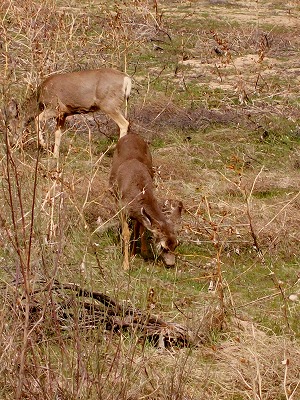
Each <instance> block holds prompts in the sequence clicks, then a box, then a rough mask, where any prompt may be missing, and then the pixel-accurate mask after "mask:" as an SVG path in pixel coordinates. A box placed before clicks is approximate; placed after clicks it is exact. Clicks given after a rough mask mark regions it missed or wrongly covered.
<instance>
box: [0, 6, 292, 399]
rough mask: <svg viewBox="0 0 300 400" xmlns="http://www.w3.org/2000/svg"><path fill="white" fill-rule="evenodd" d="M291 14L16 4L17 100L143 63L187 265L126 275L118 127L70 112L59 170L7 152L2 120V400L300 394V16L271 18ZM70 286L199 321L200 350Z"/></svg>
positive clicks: (10, 89)
mask: <svg viewBox="0 0 300 400" xmlns="http://www.w3.org/2000/svg"><path fill="white" fill-rule="evenodd" d="M275 6H276V9H277V12H278V15H279V14H280V15H282V13H286V11H287V5H286V4H285V3H284V2H281V1H273V2H272V7H269V6H268V5H265V4H262V3H260V2H259V3H257V4H256V7H258V9H259V12H258V13H256V14H255V15H254V14H253V8H251V7H250V8H248V7H245V6H244V5H243V3H242V2H240V1H236V2H228V4H222V3H220V4H218V3H210V2H204V1H203V2H200V3H199V2H198V3H197V4H196V3H193V2H183V3H180V4H179V3H178V4H177V3H174V2H172V3H171V2H167V1H165V2H154V3H153V4H152V3H151V4H149V2H146V1H138V2H135V4H134V5H133V4H129V2H127V3H126V2H123V3H122V4H120V3H119V2H114V1H111V2H102V1H96V2H93V4H91V2H84V1H82V2H79V3H78V2H77V3H76V5H75V3H74V4H73V3H72V4H69V5H68V6H67V7H66V5H65V4H63V2H55V1H52V0H47V1H46V2H44V3H43V4H40V3H37V2H35V1H32V2H25V3H24V4H19V3H18V2H15V1H14V0H11V1H5V2H3V4H1V6H0V15H1V19H0V21H1V31H2V32H3V46H2V49H3V59H2V66H3V75H2V78H1V88H2V91H1V96H2V97H1V100H2V104H3V106H4V107H7V106H8V104H9V100H10V98H11V97H14V98H15V99H17V100H23V99H25V97H26V95H27V94H28V93H30V92H31V91H32V90H33V88H35V87H36V84H37V83H38V82H40V80H41V79H42V77H44V76H46V75H48V74H49V73H50V72H54V71H57V70H60V71H68V70H74V69H83V68H95V67H98V66H102V65H105V66H113V67H117V68H119V69H122V70H123V69H125V67H126V69H127V71H128V73H129V74H131V75H133V80H134V90H133V94H132V98H131V100H130V114H129V115H130V119H131V124H132V127H133V129H134V130H136V131H137V132H138V133H139V134H141V135H142V136H143V137H144V138H145V139H147V140H148V142H149V144H150V148H151V152H152V155H153V159H154V164H155V167H156V175H155V184H156V186H157V193H158V196H159V197H161V198H173V199H179V200H182V201H183V203H184V208H185V210H184V213H183V216H182V222H181V225H180V227H179V240H180V245H179V247H178V248H177V249H176V252H177V263H176V267H175V268H174V269H166V268H165V267H164V265H163V264H162V262H161V261H160V260H152V261H145V260H143V259H142V258H141V257H140V256H136V257H135V258H134V259H132V260H131V269H130V271H129V272H126V271H124V270H123V269H122V267H121V264H122V251H121V243H120V239H119V231H118V224H119V221H118V217H115V214H116V212H117V208H116V205H115V202H114V199H113V198H112V196H111V195H110V193H109V191H108V190H107V189H108V178H109V172H110V165H111V155H112V150H111V149H110V146H111V144H112V143H113V141H115V140H117V136H118V132H117V128H116V127H115V125H114V124H113V123H112V122H111V121H110V120H109V119H108V118H106V117H105V116H103V115H99V116H98V115H97V116H95V118H92V117H91V118H90V117H89V116H87V117H83V116H76V117H74V118H72V119H70V121H69V123H68V131H67V132H66V133H65V135H64V137H63V140H62V152H61V158H60V161H59V168H58V169H57V165H56V162H55V161H54V160H53V159H52V157H51V154H46V153H40V154H38V153H37V149H36V146H35V140H31V142H30V143H27V144H26V143H23V147H22V146H21V147H18V146H17V147H13V148H11V147H10V146H8V147H7V146H6V145H5V140H4V139H5V135H6V127H5V122H6V117H5V113H4V110H2V113H1V125H0V132H1V134H2V135H3V141H2V145H1V147H0V159H1V166H2V169H1V174H2V186H1V194H0V196H1V208H0V217H1V220H0V262H1V267H2V268H1V269H0V279H1V289H2V290H1V295H0V307H1V316H0V354H1V366H0V398H1V399H2V398H3V399H11V398H16V399H21V398H22V399H23V398H29V399H41V398H43V399H52V398H61V399H75V398H76V399H89V400H92V399H96V398H97V399H98V398H102V399H104V400H106V399H107V400H108V399H111V400H112V399H141V398H146V399H151V400H156V399H178V400H180V399H197V400H198V399H207V398H209V399H212V400H214V399H218V400H222V399H226V400H228V399H235V400H237V399H245V398H256V399H265V400H267V399H270V400H277V399H278V400H279V399H286V400H294V399H295V400H296V398H297V396H299V371H298V369H299V363H298V360H297V358H298V355H299V354H298V353H299V326H298V325H299V324H298V314H299V301H291V300H290V298H289V296H290V295H299V282H298V280H299V277H298V270H299V261H298V259H299V238H298V236H299V222H300V215H299V166H298V164H299V134H298V131H299V118H300V116H299V105H298V97H299V96H298V95H299V90H298V86H297V85H298V83H297V74H296V73H295V72H292V71H293V68H296V67H295V65H296V62H297V60H298V58H299V40H298V37H297V35H294V32H295V27H294V26H289V25H288V19H283V20H282V21H284V22H281V24H280V25H275V26H274V23H273V24H272V26H271V25H269V20H268V18H269V17H270V16H271V14H272V10H273V7H275ZM241 12H242V14H243V18H240V19H239V20H237V18H238V17H239V16H240V13H241ZM292 13H293V14H294V13H299V10H298V8H297V7H296V6H295V8H294V9H293V10H292ZM219 14H220V15H223V16H224V18H222V20H220V18H215V17H211V16H212V15H216V16H217V15H219ZM247 16H248V20H247V18H246V17H247ZM298 17H299V16H298ZM254 20H256V23H254ZM200 23H201V25H200ZM275 24H276V22H275ZM283 24H285V25H283ZM258 26H259V27H258ZM211 30H213V32H212V31H211ZM264 34H265V35H267V36H268V39H269V43H270V48H267V47H266V42H265V41H263V40H262V38H263V37H264ZM282 44H285V45H282ZM155 46H158V47H160V48H161V49H158V48H156V47H155ZM215 47H218V48H219V49H220V50H221V51H222V52H226V51H228V53H229V55H230V57H227V58H226V57H225V56H224V55H222V56H218V55H217V54H216V52H215V50H214V48H215ZM262 52H264V54H263V55H262ZM250 55H255V57H254V60H256V59H257V58H258V57H259V55H260V56H261V57H262V60H261V63H258V62H256V61H253V62H252V61H251V62H249V58H248V57H247V56H250ZM270 59H271V60H272V62H270ZM270 70H271V74H269V71H270ZM258 77H261V78H260V79H258ZM256 83H257V84H256ZM52 129H53V126H52V125H51V124H50V125H49V126H48V127H47V132H48V134H49V137H48V141H49V142H50V143H51V142H52V136H51V132H52ZM33 131H34V127H33V126H31V127H30V132H31V133H29V135H28V137H30V134H31V135H32V133H33ZM11 139H14V138H13V137H12V138H11ZM37 156H38V157H39V158H38V160H37ZM97 221H98V222H97ZM107 221H109V222H108V223H107V225H106V222H107ZM99 223H100V224H103V226H102V228H101V229H100V230H99V231H98V232H95V229H96V228H97V226H98V225H97V224H99ZM251 227H252V230H251ZM255 246H256V247H257V246H258V249H257V248H255ZM54 280H55V282H56V280H57V281H59V282H61V283H66V282H69V283H72V282H73V283H78V284H80V285H81V286H82V287H85V288H87V289H89V290H93V291H99V292H103V293H105V294H107V295H109V296H111V297H112V298H113V299H116V300H117V301H119V302H120V303H122V304H124V305H127V304H130V305H131V306H132V307H133V308H134V309H139V310H142V311H144V312H149V313H150V314H155V315H158V316H159V317H160V318H162V319H164V320H165V321H172V322H175V323H178V324H182V325H183V326H187V327H189V329H191V331H192V332H193V334H194V335H195V344H194V345H193V346H191V347H189V348H179V347H176V346H174V347H171V348H169V349H164V348H156V347H155V346H154V345H153V342H151V341H150V340H147V339H145V338H144V337H143V336H142V335H141V333H140V332H139V331H135V332H131V333H129V331H117V330H115V331H113V330H110V329H108V328H109V327H108V326H106V324H105V323H103V322H99V319H98V315H97V313H96V311H95V310H94V311H93V312H91V313H89V312H88V311H87V308H86V306H85V303H84V301H87V302H88V301H91V299H89V300H88V299H85V300H83V299H80V298H79V297H78V296H76V295H74V294H73V295H71V296H69V295H67V293H66V292H64V291H63V290H61V291H57V290H55V289H54V283H53V282H54ZM63 304H67V305H68V308H64V307H63ZM116 318H117V317H116ZM86 321H88V326H83V325H84V322H86ZM92 327H93V329H92ZM283 361H284V362H283ZM162 382H163V384H162ZM293 391H294V392H293Z"/></svg>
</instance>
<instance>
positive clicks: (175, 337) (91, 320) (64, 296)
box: [30, 281, 202, 348]
mask: <svg viewBox="0 0 300 400" xmlns="http://www.w3.org/2000/svg"><path fill="white" fill-rule="evenodd" d="M38 286H39V288H37V285H35V287H36V289H35V290H34V292H33V293H32V304H31V306H30V310H31V313H32V320H33V321H37V320H38V319H39V320H40V319H41V315H40V314H41V313H42V312H45V304H43V301H44V300H45V294H46V295H47V294H49V293H50V296H47V297H48V298H50V297H51V303H52V305H53V301H54V302H55V313H56V316H57V320H58V321H59V324H60V326H61V328H62V329H66V330H67V329H71V328H72V326H73V325H74V324H75V320H76V326H77V327H79V329H92V328H97V326H99V324H102V325H104V327H105V329H107V330H111V331H113V332H115V333H117V332H121V331H122V332H129V333H135V334H137V335H138V336H139V337H140V339H141V340H142V341H144V340H148V341H149V342H150V343H152V344H153V345H154V346H157V347H161V348H164V347H171V346H175V347H187V346H191V345H195V344H196V343H197V344H199V342H201V341H202V340H201V338H200V337H199V335H195V334H194V333H192V332H191V331H190V330H189V329H188V328H187V327H185V326H183V325H180V324H177V323H174V322H167V321H164V320H163V319H161V318H159V317H158V316H155V315H153V314H150V312H148V311H141V310H139V309H137V308H134V307H132V306H131V305H130V304H128V303H127V302H124V303H119V302H117V301H115V300H113V299H112V298H110V297H109V296H108V295H106V294H104V293H100V292H95V291H90V290H87V289H84V288H82V287H80V286H79V285H77V284H75V283H64V284H62V283H59V282H57V281H54V282H51V283H50V284H47V283H46V282H41V281H40V282H39V285H38ZM43 299H44V300H43Z"/></svg>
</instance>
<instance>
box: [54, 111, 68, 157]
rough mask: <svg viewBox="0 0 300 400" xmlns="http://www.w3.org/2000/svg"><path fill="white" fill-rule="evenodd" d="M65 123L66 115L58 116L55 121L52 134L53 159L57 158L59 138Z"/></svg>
mask: <svg viewBox="0 0 300 400" xmlns="http://www.w3.org/2000/svg"><path fill="white" fill-rule="evenodd" d="M65 121H66V115H64V114H63V115H59V116H58V117H57V119H56V130H55V133H54V136H55V142H54V150H53V157H54V158H58V157H59V147H60V142H61V137H62V133H63V128H64V125H65Z"/></svg>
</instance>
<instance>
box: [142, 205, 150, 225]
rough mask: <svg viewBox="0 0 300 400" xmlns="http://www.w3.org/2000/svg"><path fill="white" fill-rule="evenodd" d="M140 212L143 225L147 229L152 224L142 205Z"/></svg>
mask: <svg viewBox="0 0 300 400" xmlns="http://www.w3.org/2000/svg"><path fill="white" fill-rule="evenodd" d="M141 214H142V219H143V222H144V225H145V227H146V228H148V229H149V228H151V226H152V222H151V217H150V215H149V214H147V213H146V211H145V209H144V207H141Z"/></svg>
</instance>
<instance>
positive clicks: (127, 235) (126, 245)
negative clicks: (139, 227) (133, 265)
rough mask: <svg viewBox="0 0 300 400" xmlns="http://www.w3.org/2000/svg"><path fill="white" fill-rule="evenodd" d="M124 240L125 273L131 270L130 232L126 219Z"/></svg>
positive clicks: (124, 222)
mask: <svg viewBox="0 0 300 400" xmlns="http://www.w3.org/2000/svg"><path fill="white" fill-rule="evenodd" d="M122 238H123V246H124V259H123V269H124V270H125V271H128V270H129V267H130V265H129V244H130V230H129V226H128V223H127V220H126V217H125V216H123V218H122Z"/></svg>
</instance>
